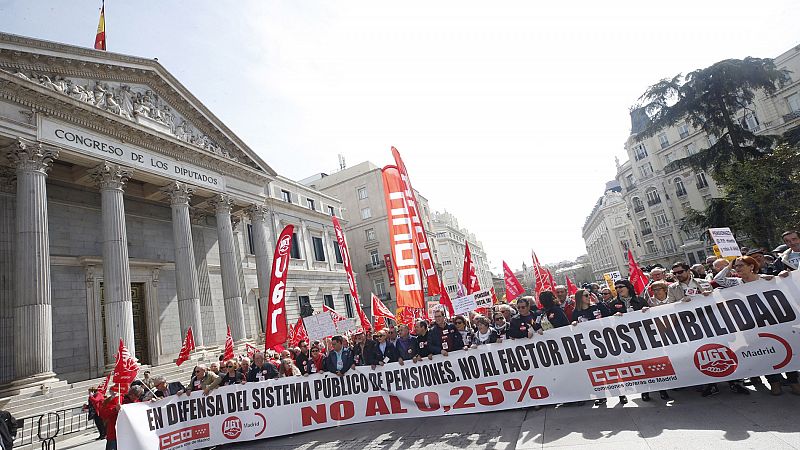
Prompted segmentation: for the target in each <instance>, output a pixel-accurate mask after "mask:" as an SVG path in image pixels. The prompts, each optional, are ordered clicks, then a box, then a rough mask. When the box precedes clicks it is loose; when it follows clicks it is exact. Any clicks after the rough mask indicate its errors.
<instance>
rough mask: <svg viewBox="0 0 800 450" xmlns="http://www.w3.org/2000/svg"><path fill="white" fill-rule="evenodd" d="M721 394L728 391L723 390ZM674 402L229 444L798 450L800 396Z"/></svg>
mask: <svg viewBox="0 0 800 450" xmlns="http://www.w3.org/2000/svg"><path fill="white" fill-rule="evenodd" d="M720 387H721V388H723V387H725V388H727V386H726V385H725V384H724V383H721V384H720ZM672 395H673V398H674V401H672V402H669V403H668V404H664V402H663V401H661V400H660V399H658V396H657V395H656V396H655V398H654V399H653V400H652V401H651V402H650V403H645V402H642V401H641V399H639V398H638V396H637V397H632V398H631V401H630V402H629V403H628V404H627V405H625V406H624V407H623V406H622V405H620V404H619V403H618V401H617V399H610V400H609V402H608V405H607V407H600V408H597V407H592V406H589V403H588V402H587V403H586V404H585V405H583V406H559V407H554V406H550V407H546V408H543V409H542V410H540V411H534V410H533V409H524V410H512V411H501V412H497V413H486V414H471V415H464V416H454V417H432V418H430V419H407V420H385V421H381V422H376V423H367V424H359V425H351V426H347V427H340V428H329V429H326V430H320V431H315V432H309V433H302V434H297V435H292V436H286V437H282V438H274V439H269V440H264V441H253V442H246V443H241V444H234V445H229V446H227V447H226V449H229V450H249V449H267V448H269V449H280V450H283V449H287V450H288V449H309V450H311V449H313V450H327V449H359V450H361V449H363V450H369V449H387V450H388V449H405V448H415V449H416V448H430V449H451V448H469V449H531V448H551V447H578V446H587V448H588V446H590V445H591V446H592V448H593V449H596V448H601V449H602V448H621V446H624V448H625V449H626V450H628V449H638V448H643V449H671V448H676V449H678V448H680V449H687V448H703V449H707V448H721V447H723V446H724V447H725V448H726V450H729V449H734V448H769V449H792V448H793V449H800V419H798V407H800V397H797V396H794V395H790V394H788V392H787V393H785V394H784V395H783V396H781V397H771V396H770V395H769V394H768V393H767V392H765V391H761V392H753V393H752V394H751V395H749V396H741V395H734V394H731V393H729V392H728V391H727V389H723V392H722V393H721V394H720V395H718V396H716V397H712V398H708V399H704V398H701V397H700V395H699V393H697V392H695V391H694V390H693V389H690V388H689V389H684V390H681V391H674V392H672ZM90 439H91V437H89V436H83V437H80V438H74V439H70V440H69V441H66V442H63V443H59V445H58V448H59V449H67V448H74V449H76V450H77V449H80V450H100V449H102V448H104V447H103V442H94V441H91V442H90V443H88V444H86V442H87V441H89V440H90Z"/></svg>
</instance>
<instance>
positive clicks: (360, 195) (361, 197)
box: [357, 187, 368, 200]
mask: <svg viewBox="0 0 800 450" xmlns="http://www.w3.org/2000/svg"><path fill="white" fill-rule="evenodd" d="M357 192H358V199H359V200H364V199H366V198H367V197H368V195H367V188H365V187H360V188H358V189H357Z"/></svg>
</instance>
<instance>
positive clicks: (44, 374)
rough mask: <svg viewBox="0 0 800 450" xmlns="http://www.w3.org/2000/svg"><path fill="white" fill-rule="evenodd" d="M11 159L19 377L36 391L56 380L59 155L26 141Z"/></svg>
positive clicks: (13, 150)
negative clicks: (54, 209)
mask: <svg viewBox="0 0 800 450" xmlns="http://www.w3.org/2000/svg"><path fill="white" fill-rule="evenodd" d="M8 157H9V159H10V160H11V162H12V163H14V164H15V165H16V169H17V194H16V197H17V199H16V243H15V244H16V245H15V251H14V254H15V257H14V260H15V264H14V289H15V299H16V301H15V302H14V348H13V352H14V377H15V378H16V379H17V380H18V381H19V382H20V383H24V384H25V385H30V384H35V383H42V382H45V381H48V380H52V379H53V378H54V377H55V373H53V307H52V298H51V290H50V236H49V231H48V227H47V220H48V214H47V188H46V186H45V179H46V178H47V170H48V169H49V168H50V165H51V163H52V162H53V159H55V158H58V151H57V150H53V149H50V148H47V147H43V146H42V145H41V144H39V143H28V142H24V141H21V140H20V141H18V142H17V143H15V144H14V145H13V146H12V148H11V151H10V152H9V154H8ZM5 351H10V349H6V350H5Z"/></svg>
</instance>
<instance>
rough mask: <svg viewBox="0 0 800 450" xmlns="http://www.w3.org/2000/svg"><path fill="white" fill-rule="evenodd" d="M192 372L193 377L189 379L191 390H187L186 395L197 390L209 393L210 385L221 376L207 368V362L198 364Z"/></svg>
mask: <svg viewBox="0 0 800 450" xmlns="http://www.w3.org/2000/svg"><path fill="white" fill-rule="evenodd" d="M212 364H213V363H212ZM192 373H193V375H192V379H191V380H189V390H188V391H186V395H191V393H192V392H195V391H203V392H206V393H207V392H208V388H209V386H211V385H212V384H213V383H214V382H215V381H216V380H217V378H219V376H218V375H217V374H215V373H214V372H212V371H210V370H206V366H205V364H198V365H197V366H195V368H194V371H193V372H192Z"/></svg>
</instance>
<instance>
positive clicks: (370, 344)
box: [350, 331, 375, 366]
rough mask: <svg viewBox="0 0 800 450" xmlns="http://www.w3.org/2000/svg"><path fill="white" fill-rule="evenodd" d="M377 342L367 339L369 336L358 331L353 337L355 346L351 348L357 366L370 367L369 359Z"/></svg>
mask: <svg viewBox="0 0 800 450" xmlns="http://www.w3.org/2000/svg"><path fill="white" fill-rule="evenodd" d="M374 346H375V341H373V340H372V339H367V336H366V335H365V334H364V332H362V331H358V332H356V333H355V334H354V335H353V345H351V346H350V349H351V351H352V352H353V360H354V361H355V362H356V365H357V366H367V365H369V359H370V356H371V355H372V353H373V351H374Z"/></svg>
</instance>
